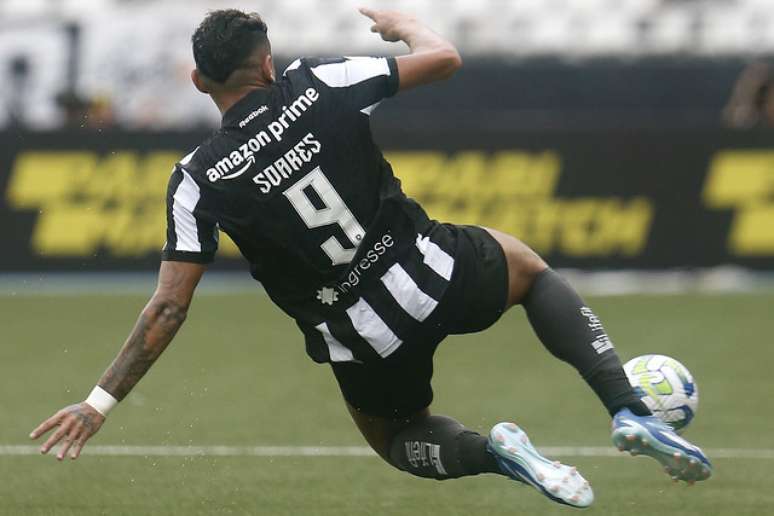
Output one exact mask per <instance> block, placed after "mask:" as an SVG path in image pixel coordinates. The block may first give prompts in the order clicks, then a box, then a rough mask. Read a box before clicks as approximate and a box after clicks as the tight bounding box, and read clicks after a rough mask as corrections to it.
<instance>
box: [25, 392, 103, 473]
mask: <svg viewBox="0 0 774 516" xmlns="http://www.w3.org/2000/svg"><path fill="white" fill-rule="evenodd" d="M104 422H105V416H103V415H102V414H100V413H99V412H97V411H96V410H95V409H94V408H93V407H92V406H91V405H89V404H88V403H86V402H81V403H78V404H76V405H70V406H69V407H65V408H63V409H62V410H60V411H59V412H57V413H56V414H54V415H53V416H51V417H50V418H48V419H46V420H45V421H43V422H42V423H41V424H40V425H39V426H38V427H37V428H36V429H35V430H33V431H32V433H31V434H30V439H37V438H38V437H40V436H41V435H43V434H45V433H46V432H48V431H49V430H51V429H52V428H56V431H55V432H54V433H53V434H51V436H50V437H49V438H48V439H47V440H46V442H45V443H43V445H42V446H41V447H40V453H43V454H46V453H48V452H49V451H50V450H51V448H53V447H54V446H55V445H56V443H58V442H60V441H61V442H62V445H61V446H60V447H59V451H58V452H57V454H56V458H57V459H58V460H62V459H64V457H65V455H67V451H68V450H69V451H70V458H71V459H77V458H78V456H79V455H80V454H81V450H82V449H83V445H84V444H86V441H88V440H89V438H90V437H91V436H92V435H94V434H96V433H97V431H98V430H99V429H100V427H101V426H102V423H104Z"/></svg>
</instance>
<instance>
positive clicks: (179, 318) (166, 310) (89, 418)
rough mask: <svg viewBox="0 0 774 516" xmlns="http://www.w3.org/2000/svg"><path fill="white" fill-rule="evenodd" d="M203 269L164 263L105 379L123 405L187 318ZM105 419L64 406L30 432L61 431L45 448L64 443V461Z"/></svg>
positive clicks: (61, 451) (81, 408)
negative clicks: (124, 400) (149, 298)
mask: <svg viewBox="0 0 774 516" xmlns="http://www.w3.org/2000/svg"><path fill="white" fill-rule="evenodd" d="M204 270H205V267H204V266H203V265H199V264H195V263H187V262H171V261H165V262H161V269H160V270H159V281H158V286H157V287H156V292H155V293H154V294H153V297H152V298H151V300H150V301H149V302H148V304H147V305H146V306H145V308H144V309H143V311H142V313H141V314H140V317H139V319H138V320H137V324H135V326H134V329H133V330H132V333H131V334H130V335H129V338H128V339H126V342H125V343H124V346H123V347H122V348H121V351H119V353H118V356H116V358H115V359H114V360H113V363H112V364H111V365H110V367H109V368H108V369H107V371H105V373H104V374H103V375H102V378H101V379H100V380H99V386H100V387H102V389H104V390H105V391H107V392H108V393H110V394H111V395H112V396H113V397H114V398H116V399H117V400H119V401H121V400H122V399H124V398H125V397H126V395H127V394H129V391H131V390H132V388H133V387H134V386H135V385H136V384H137V382H139V381H140V378H142V377H143V375H145V373H146V372H148V369H150V367H151V366H152V365H153V363H154V362H155V361H156V359H157V358H158V357H159V356H160V355H161V353H162V352H163V351H164V349H166V347H167V345H168V344H169V343H170V342H171V341H172V338H173V337H174V336H175V333H177V330H178V329H180V326H182V324H183V321H184V320H185V317H186V313H187V312H188V306H189V305H190V304H191V298H192V297H193V293H194V290H195V289H196V285H197V284H198V283H199V279H200V278H201V277H202V274H203V273H204ZM104 421H105V416H103V415H102V414H100V413H99V412H97V411H96V410H95V409H94V408H93V407H92V406H91V405H89V404H87V403H86V402H81V403H77V404H75V405H70V406H69V407H65V408H63V409H62V410H60V411H59V412H57V413H56V414H54V415H53V416H51V417H50V418H48V419H47V420H45V421H44V422H43V423H41V424H40V426H38V427H37V428H36V429H35V430H33V431H32V433H31V434H30V437H31V438H32V439H37V438H38V437H40V436H41V435H43V434H45V433H46V432H48V431H49V430H51V429H52V428H55V427H58V428H57V430H56V431H55V432H54V433H53V434H51V436H50V437H49V438H48V440H46V442H45V443H44V444H43V445H42V446H41V448H40V452H41V453H48V452H49V450H51V448H53V447H54V445H56V443H58V442H59V441H62V445H61V446H60V448H59V451H58V452H57V459H59V460H62V459H63V458H64V456H65V455H66V454H67V451H68V450H70V457H71V458H73V459H76V458H78V456H79V455H80V453H81V449H82V448H83V445H84V444H85V443H86V441H87V440H88V439H89V438H90V437H91V436H92V435H94V434H95V433H96V432H97V431H98V430H99V429H100V427H101V426H102V423H103V422H104Z"/></svg>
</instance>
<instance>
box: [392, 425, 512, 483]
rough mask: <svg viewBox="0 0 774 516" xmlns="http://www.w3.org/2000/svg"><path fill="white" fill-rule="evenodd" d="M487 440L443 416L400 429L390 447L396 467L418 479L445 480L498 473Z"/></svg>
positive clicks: (498, 470)
mask: <svg viewBox="0 0 774 516" xmlns="http://www.w3.org/2000/svg"><path fill="white" fill-rule="evenodd" d="M486 441H487V440H486V437H483V436H482V435H479V434H477V433H476V432H472V431H470V430H468V429H467V428H465V427H464V426H463V425H462V424H460V423H459V422H457V421H455V420H454V419H451V418H449V417H446V416H428V417H427V418H424V419H421V420H419V421H416V422H414V423H412V424H411V425H409V426H408V427H406V428H404V429H403V430H401V431H400V432H399V433H398V435H396V436H395V438H394V439H393V441H392V444H391V445H390V459H391V462H392V464H393V465H394V466H396V467H397V468H399V469H401V470H403V471H406V472H408V473H411V474H412V475H416V476H418V477H425V478H435V479H437V480H446V479H449V478H460V477H465V476H471V475H478V474H479V473H499V474H502V472H501V471H500V468H499V467H498V466H497V461H495V458H494V455H492V454H491V453H489V452H488V451H487V450H486Z"/></svg>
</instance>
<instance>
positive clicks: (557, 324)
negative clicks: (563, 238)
mask: <svg viewBox="0 0 774 516" xmlns="http://www.w3.org/2000/svg"><path fill="white" fill-rule="evenodd" d="M522 306H524V309H525V310H526V312H527V318H528V319H529V322H530V324H532V328H533V329H534V330H535V333H536V334H537V336H538V338H539V339H540V341H541V342H542V343H543V345H544V346H545V347H546V349H548V351H550V352H551V354H552V355H554V356H555V357H557V358H559V359H560V360H563V361H565V362H567V363H569V364H570V365H572V366H573V367H575V369H577V370H578V372H579V373H580V374H581V376H583V379H584V380H586V382H587V383H588V384H589V386H591V388H592V389H593V390H594V392H595V393H596V394H597V396H598V397H599V399H600V400H601V401H602V403H603V404H604V405H605V407H606V408H607V410H608V412H610V415H614V414H615V413H616V412H617V411H618V410H619V409H620V408H622V407H624V406H626V407H629V408H631V409H632V411H633V412H634V413H635V414H639V415H648V414H650V411H649V410H648V408H647V407H646V406H645V405H644V404H643V403H642V401H640V399H639V398H638V397H637V396H636V395H635V394H634V391H633V390H632V387H631V386H630V385H629V381H628V380H627V378H626V374H625V373H624V370H623V368H622V366H621V360H620V359H619V358H618V354H617V353H616V352H615V349H614V348H613V342H612V341H611V340H610V338H609V337H608V336H607V333H606V332H605V328H604V327H603V326H602V322H601V321H600V320H599V317H597V316H596V314H594V312H593V311H592V310H591V308H589V307H588V306H586V304H585V303H584V302H583V299H581V297H580V296H579V295H578V293H577V292H576V291H575V289H573V288H572V286H570V284H569V283H568V282H567V281H566V280H565V279H564V278H562V277H561V276H560V275H559V274H557V273H556V272H555V271H553V270H552V269H546V270H545V271H543V272H542V273H541V274H540V275H538V277H537V278H536V279H535V282H534V283H533V284H532V287H531V288H530V290H529V292H528V293H527V296H526V297H525V299H524V301H523V302H522Z"/></svg>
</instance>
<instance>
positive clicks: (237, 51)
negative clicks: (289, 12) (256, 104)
mask: <svg viewBox="0 0 774 516" xmlns="http://www.w3.org/2000/svg"><path fill="white" fill-rule="evenodd" d="M267 32H268V29H267V28H266V23H264V21H263V20H262V19H261V17H260V16H259V15H258V14H256V13H245V12H243V11H239V10H237V9H222V10H218V11H212V12H210V13H209V14H208V15H207V17H206V18H204V20H202V23H201V24H200V25H199V27H198V28H197V29H196V32H194V33H193V36H192V37H191V43H192V44H193V55H194V61H196V68H198V69H199V71H200V72H202V73H203V74H204V75H206V76H207V77H209V78H210V79H212V80H214V81H217V82H221V83H223V82H226V80H228V78H229V76H230V75H231V74H232V73H233V72H234V70H236V69H238V68H239V67H240V66H242V65H243V64H244V62H245V61H246V60H247V58H248V57H250V56H251V55H252V53H253V52H254V51H255V50H256V48H258V47H264V48H266V49H267V50H269V49H270V44H269V38H268V36H267Z"/></svg>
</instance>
